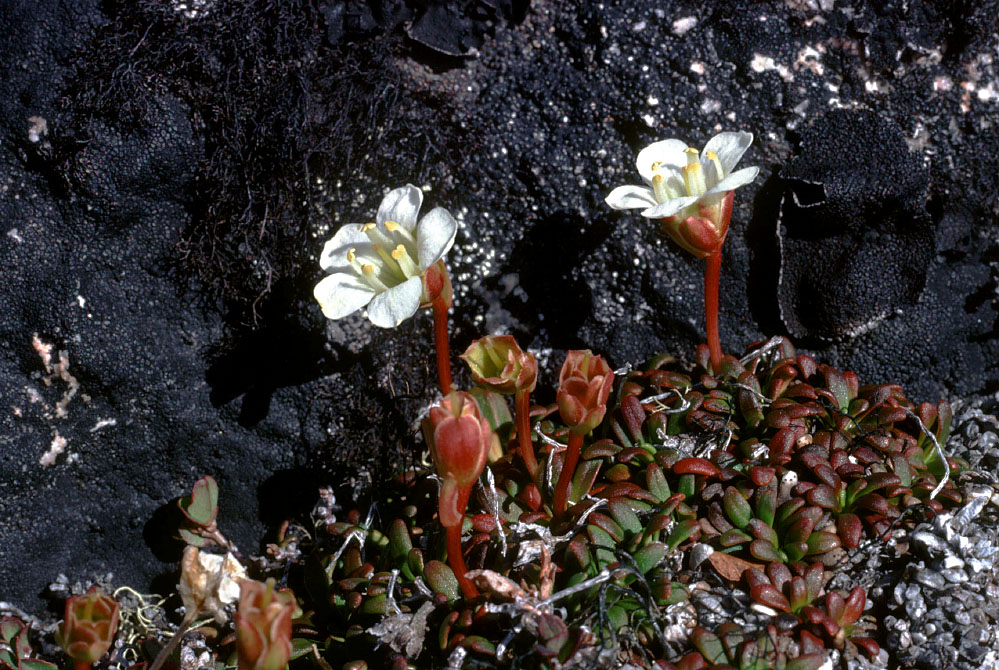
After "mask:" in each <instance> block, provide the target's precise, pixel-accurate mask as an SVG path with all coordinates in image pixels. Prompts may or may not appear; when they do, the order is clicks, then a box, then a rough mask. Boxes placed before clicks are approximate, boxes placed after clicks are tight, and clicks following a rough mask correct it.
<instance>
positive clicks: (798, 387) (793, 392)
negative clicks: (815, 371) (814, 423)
mask: <svg viewBox="0 0 999 670" xmlns="http://www.w3.org/2000/svg"><path fill="white" fill-rule="evenodd" d="M784 395H785V396H786V397H788V398H807V399H808V400H818V399H819V394H818V393H816V392H815V388H814V387H813V386H812V385H811V384H804V383H802V382H798V383H796V384H792V385H791V386H790V387H789V388H788V389H787V391H786V392H785V393H784Z"/></svg>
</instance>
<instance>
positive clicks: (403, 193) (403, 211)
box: [377, 184, 423, 231]
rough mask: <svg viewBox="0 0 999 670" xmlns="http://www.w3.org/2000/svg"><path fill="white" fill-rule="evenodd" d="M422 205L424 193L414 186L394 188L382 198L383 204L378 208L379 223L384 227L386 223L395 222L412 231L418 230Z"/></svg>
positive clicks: (407, 185)
mask: <svg viewBox="0 0 999 670" xmlns="http://www.w3.org/2000/svg"><path fill="white" fill-rule="evenodd" d="M422 204H423V191H421V190H420V189H418V188H416V187H415V186H413V185H412V184H406V185H405V186H403V187H401V188H394V189H392V190H391V191H389V192H388V194H387V195H386V196H385V197H384V198H382V204H381V205H379V206H378V219H377V220H378V223H379V224H380V225H383V226H384V224H385V222H386V221H395V222H396V223H398V224H399V225H401V226H403V227H404V228H405V229H406V230H408V231H412V230H413V229H414V228H416V215H417V214H419V213H420V206H421V205H422Z"/></svg>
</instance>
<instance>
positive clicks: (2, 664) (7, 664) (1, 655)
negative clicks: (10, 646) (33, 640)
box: [0, 649, 17, 670]
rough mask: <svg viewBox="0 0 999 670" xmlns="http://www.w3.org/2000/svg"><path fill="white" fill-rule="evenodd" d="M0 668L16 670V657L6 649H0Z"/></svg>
mask: <svg viewBox="0 0 999 670" xmlns="http://www.w3.org/2000/svg"><path fill="white" fill-rule="evenodd" d="M0 670H17V659H16V658H14V654H12V653H11V652H9V651H7V650H6V649H0Z"/></svg>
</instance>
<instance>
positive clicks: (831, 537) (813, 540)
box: [808, 530, 843, 556]
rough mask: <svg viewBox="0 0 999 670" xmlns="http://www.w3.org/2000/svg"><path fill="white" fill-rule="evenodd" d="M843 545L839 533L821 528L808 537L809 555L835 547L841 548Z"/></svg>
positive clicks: (822, 552)
mask: <svg viewBox="0 0 999 670" xmlns="http://www.w3.org/2000/svg"><path fill="white" fill-rule="evenodd" d="M842 545H843V543H842V542H841V541H840V539H839V535H836V534H835V533H829V532H826V531H824V530H820V531H818V532H815V533H812V534H811V536H810V537H809V538H808V555H809V556H817V555H818V554H824V553H826V552H828V551H832V550H833V549H839V548H840V547H841V546H842Z"/></svg>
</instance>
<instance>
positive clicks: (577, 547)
mask: <svg viewBox="0 0 999 670" xmlns="http://www.w3.org/2000/svg"><path fill="white" fill-rule="evenodd" d="M569 553H570V554H572V555H573V556H574V557H575V558H576V562H577V563H578V564H579V567H580V569H581V570H582V571H584V572H585V571H586V569H587V568H588V567H589V566H590V563H591V562H592V559H591V558H590V549H589V545H588V543H586V542H584V541H583V540H582V539H581V538H580V537H579V536H576V538H574V539H573V540H571V541H570V542H569Z"/></svg>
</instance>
